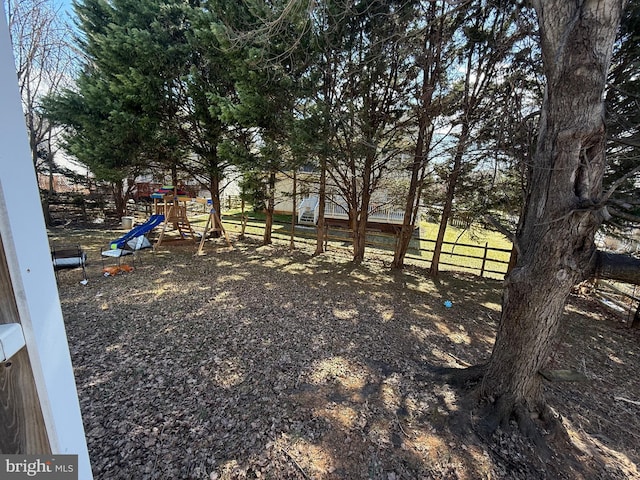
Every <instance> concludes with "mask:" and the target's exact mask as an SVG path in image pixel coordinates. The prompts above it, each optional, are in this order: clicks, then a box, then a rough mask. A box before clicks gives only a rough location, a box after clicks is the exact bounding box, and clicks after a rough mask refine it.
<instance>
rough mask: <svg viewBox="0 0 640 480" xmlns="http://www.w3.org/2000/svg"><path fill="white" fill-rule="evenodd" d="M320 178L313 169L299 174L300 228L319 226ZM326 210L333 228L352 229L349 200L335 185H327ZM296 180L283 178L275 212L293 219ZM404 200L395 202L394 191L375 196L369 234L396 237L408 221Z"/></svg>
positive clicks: (297, 207)
mask: <svg viewBox="0 0 640 480" xmlns="http://www.w3.org/2000/svg"><path fill="white" fill-rule="evenodd" d="M318 183H319V174H318V173H315V172H313V171H309V169H301V170H300V171H299V172H297V198H296V208H295V213H296V218H297V223H298V224H300V225H309V226H313V225H316V224H317V223H318V217H319V215H320V199H319V196H318ZM326 190H327V193H326V200H325V208H324V217H325V222H326V223H327V224H328V225H330V226H331V227H341V228H349V214H348V206H347V201H346V199H345V198H344V197H343V196H342V195H341V194H340V191H339V189H338V188H337V187H336V186H335V185H331V184H328V185H327V189H326ZM292 192H293V179H292V178H291V176H284V175H281V176H280V177H279V179H278V182H277V184H276V206H275V212H276V213H280V214H285V215H291V214H292V213H293V212H294V208H293V197H292ZM403 202H404V199H402V198H394V196H393V195H392V194H391V193H390V190H388V189H384V188H381V189H380V190H379V191H378V192H376V193H374V195H373V196H372V199H371V204H370V206H369V215H368V221H367V226H368V228H369V230H372V231H381V232H387V233H396V232H397V231H398V230H399V229H400V227H401V226H402V223H403V221H404V206H403V205H402V203H403Z"/></svg>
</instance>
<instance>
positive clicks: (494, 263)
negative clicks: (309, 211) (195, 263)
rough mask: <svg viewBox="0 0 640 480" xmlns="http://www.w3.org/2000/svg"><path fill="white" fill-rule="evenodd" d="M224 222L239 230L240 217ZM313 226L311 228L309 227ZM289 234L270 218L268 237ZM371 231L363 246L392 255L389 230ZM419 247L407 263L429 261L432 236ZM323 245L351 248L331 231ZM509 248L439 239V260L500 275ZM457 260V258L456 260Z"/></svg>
mask: <svg viewBox="0 0 640 480" xmlns="http://www.w3.org/2000/svg"><path fill="white" fill-rule="evenodd" d="M223 223H224V224H225V225H231V226H233V230H234V231H236V232H239V231H241V230H242V222H241V221H240V220H235V219H228V218H223ZM299 227H300V226H298V228H296V231H295V237H296V239H297V240H298V241H307V242H309V243H311V242H312V241H315V239H316V233H315V228H314V227H307V228H308V229H309V233H306V232H305V231H304V230H301V229H300V228H299ZM312 229H313V231H311V230H312ZM263 234H264V224H263V223H261V222H254V221H249V222H247V225H246V228H245V235H251V236H262V235H263ZM290 235H291V224H290V223H284V222H274V230H273V232H272V237H273V238H277V239H284V240H288V239H289V238H290ZM373 238H374V237H373V236H372V235H371V236H370V237H369V238H368V240H367V246H368V247H373V248H376V249H378V251H379V252H378V253H380V254H383V255H384V254H388V255H389V256H393V250H394V248H395V241H396V238H395V236H394V235H391V234H382V233H379V234H378V233H377V232H376V235H375V238H378V239H381V238H386V239H388V241H386V242H383V241H380V240H375V239H373ZM415 240H416V241H417V242H418V243H419V245H420V248H414V249H413V251H414V252H416V253H408V254H407V255H406V259H407V263H414V264H422V265H424V264H430V263H431V260H432V257H433V248H428V247H427V246H426V244H434V245H435V240H431V239H425V238H416V239H415ZM325 245H326V247H327V248H331V249H333V248H343V249H347V248H349V249H350V248H351V242H350V238H349V237H346V236H339V235H335V234H331V233H330V232H329V233H328V234H327V235H325ZM456 249H457V250H460V249H466V250H473V251H472V252H469V253H461V252H459V251H458V252H456ZM510 254H511V249H508V248H497V247H491V246H489V243H488V242H486V243H485V244H484V245H472V244H465V243H456V242H443V248H442V252H441V254H440V261H439V264H440V265H443V266H446V267H453V268H450V270H461V271H471V272H474V273H478V274H479V275H480V276H482V277H490V278H497V279H503V278H504V275H505V274H506V272H507V267H508V265H509V256H510ZM456 260H459V261H456Z"/></svg>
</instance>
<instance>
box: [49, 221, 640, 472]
mask: <svg viewBox="0 0 640 480" xmlns="http://www.w3.org/2000/svg"><path fill="white" fill-rule="evenodd" d="M121 233H122V232H115V231H111V232H109V231H97V230H93V231H91V230H55V231H52V232H50V240H51V242H52V243H57V244H60V243H81V244H82V245H83V247H84V248H85V249H86V250H87V251H88V253H89V260H90V261H91V265H90V267H89V268H88V273H89V283H88V285H86V286H83V285H80V284H79V280H81V275H80V273H79V272H78V271H77V270H76V271H63V272H60V278H59V282H58V284H59V289H60V297H61V302H62V308H63V313H64V316H65V322H66V328H67V334H68V337H69V343H70V349H71V354H72V360H73V364H74V368H75V375H76V382H77V386H78V393H79V397H80V404H81V409H82V413H83V418H84V423H85V430H86V435H87V440H88V445H89V451H90V454H91V460H92V466H93V470H94V475H95V478H96V479H97V480H100V479H105V480H107V479H109V480H115V479H133V478H135V479H204V480H206V479H208V480H211V479H241V478H271V479H302V480H304V479H318V480H319V479H347V480H349V479H385V480H398V479H469V480H475V479H546V478H549V479H556V478H566V479H573V478H584V479H592V478H600V479H632V478H640V473H639V471H638V464H639V462H640V451H639V445H640V415H639V414H640V404H639V403H638V402H639V401H640V380H639V379H638V375H637V372H638V366H639V364H640V358H639V352H640V350H639V348H638V340H639V337H640V332H638V331H637V330H635V331H634V330H629V329H627V328H626V327H625V325H624V323H623V321H624V320H625V318H623V317H620V316H616V314H613V313H612V312H610V311H608V310H606V309H605V308H604V307H601V306H600V304H598V303H597V302H595V301H594V300H591V299H589V298H580V297H572V298H571V301H570V304H569V305H568V307H567V310H566V314H565V316H564V320H563V332H562V335H561V339H560V342H559V344H558V346H557V348H556V349H555V352H554V357H553V359H552V363H551V365H552V368H557V369H573V370H576V371H579V372H581V373H583V374H584V375H586V377H587V378H588V381H587V382H582V383H547V387H546V393H547V398H548V400H549V402H550V404H551V405H552V407H553V408H554V409H555V410H556V411H557V413H558V414H559V415H560V416H561V418H562V422H563V424H564V426H565V427H566V429H567V431H568V433H569V435H570V436H571V439H572V441H573V443H574V444H575V447H576V448H575V451H574V452H566V451H563V452H556V454H555V455H554V456H553V458H552V459H551V460H550V461H548V462H546V463H545V462H543V461H541V460H540V459H538V457H537V456H536V454H535V452H534V450H533V448H532V447H531V445H530V444H529V443H528V442H527V441H526V440H525V439H523V438H521V436H520V435H519V434H518V433H517V432H516V431H515V430H509V431H498V432H497V433H496V434H495V435H494V436H493V437H492V438H490V439H487V440H482V439H480V438H479V437H478V436H477V435H475V433H474V432H473V431H466V432H462V431H460V430H459V429H457V428H454V426H453V425H454V424H456V423H457V422H454V421H453V420H454V419H455V418H456V416H471V415H472V414H473V412H469V411H466V410H465V409H464V408H462V407H461V402H460V401H459V399H460V397H459V395H460V393H459V392H458V391H456V390H455V389H453V388H452V387H450V386H448V385H446V384H444V383H443V382H442V381H441V379H440V378H439V377H438V376H436V375H435V374H433V373H432V372H433V367H436V366H452V367H463V366H468V365H472V364H477V363H479V362H482V361H484V360H486V359H487V357H488V355H489V354H490V351H491V346H492V342H493V339H494V335H495V331H496V327H497V323H496V322H497V320H498V318H499V301H500V289H501V284H500V282H497V281H491V280H486V279H480V278H477V277H474V276H468V275H461V274H443V275H442V276H441V278H440V280H438V281H437V282H434V281H432V280H430V279H428V277H427V275H426V273H425V272H424V271H423V270H421V269H417V268H410V269H407V270H406V271H404V272H402V273H390V272H389V271H388V269H386V268H385V267H384V265H383V263H382V262H380V261H379V260H376V259H371V260H368V261H366V262H365V263H364V264H363V265H361V266H357V267H356V266H354V265H352V264H351V263H350V262H349V258H348V257H345V256H340V255H338V254H327V255H323V256H320V257H315V258H314V257H312V256H311V250H308V249H307V248H306V247H304V246H302V245H301V246H300V249H298V250H295V251H294V252H289V251H288V250H287V248H286V247H285V246H282V245H276V246H267V247H260V246H259V245H258V244H257V243H254V242H251V241H246V240H245V241H235V242H234V245H235V249H233V250H232V251H231V250H229V249H227V248H225V247H223V245H222V244H218V245H216V244H214V243H211V244H210V245H208V246H207V252H208V254H207V255H206V256H202V257H196V256H194V255H193V253H194V252H195V247H194V246H193V245H186V246H166V247H165V246H163V247H161V249H160V251H159V252H157V253H156V254H152V253H151V252H149V251H147V252H145V253H143V254H142V262H143V263H142V264H141V265H140V263H139V262H137V263H136V269H135V270H134V271H133V272H131V273H126V274H120V275H117V276H114V277H104V276H103V275H102V272H101V270H102V266H101V264H100V255H99V252H100V248H101V246H104V245H105V244H106V243H107V242H108V241H109V240H113V239H115V238H116V237H117V236H119V235H120V234H121ZM445 300H450V301H451V302H452V303H453V306H452V308H445V306H444V305H443V302H444V301H445Z"/></svg>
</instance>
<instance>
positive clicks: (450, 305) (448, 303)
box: [444, 300, 453, 308]
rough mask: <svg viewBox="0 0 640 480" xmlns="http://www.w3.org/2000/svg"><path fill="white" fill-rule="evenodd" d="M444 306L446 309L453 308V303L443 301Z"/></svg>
mask: <svg viewBox="0 0 640 480" xmlns="http://www.w3.org/2000/svg"><path fill="white" fill-rule="evenodd" d="M444 306H445V307H447V308H451V307H453V303H452V302H451V300H445V301H444Z"/></svg>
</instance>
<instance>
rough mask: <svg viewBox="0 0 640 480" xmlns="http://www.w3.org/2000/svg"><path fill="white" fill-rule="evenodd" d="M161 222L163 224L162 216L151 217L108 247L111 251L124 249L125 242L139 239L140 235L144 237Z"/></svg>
mask: <svg viewBox="0 0 640 480" xmlns="http://www.w3.org/2000/svg"><path fill="white" fill-rule="evenodd" d="M162 222H164V215H151V216H150V217H149V220H147V221H146V222H144V223H143V224H141V225H138V226H135V227H133V228H132V229H131V230H130V231H129V232H127V233H125V234H124V235H123V236H121V237H120V238H118V239H117V240H114V241H113V242H111V243H110V244H109V247H110V248H111V249H112V250H115V249H116V248H124V244H125V243H127V241H129V240H131V239H132V238H136V237H139V236H140V235H146V234H147V233H149V232H150V231H151V230H153V229H154V228H156V227H157V226H158V225H160V224H161V223H162Z"/></svg>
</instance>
